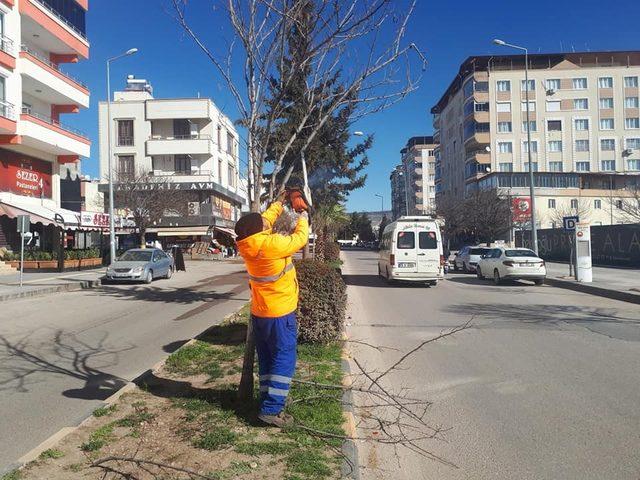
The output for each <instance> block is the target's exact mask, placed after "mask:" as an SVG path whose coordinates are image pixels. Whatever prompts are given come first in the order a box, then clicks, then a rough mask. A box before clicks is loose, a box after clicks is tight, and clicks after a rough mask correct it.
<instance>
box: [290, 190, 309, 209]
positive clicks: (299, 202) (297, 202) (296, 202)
mask: <svg viewBox="0 0 640 480" xmlns="http://www.w3.org/2000/svg"><path fill="white" fill-rule="evenodd" d="M289 204H290V205H291V208H293V209H294V210H295V211H296V212H297V213H301V212H306V211H308V210H309V206H308V205H307V202H305V201H304V196H303V195H302V193H301V192H300V191H299V190H293V191H292V192H291V193H290V194H289Z"/></svg>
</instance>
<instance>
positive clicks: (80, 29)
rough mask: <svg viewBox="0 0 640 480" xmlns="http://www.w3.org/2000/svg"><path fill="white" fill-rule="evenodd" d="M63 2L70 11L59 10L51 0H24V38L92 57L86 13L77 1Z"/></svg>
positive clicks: (22, 9) (46, 49) (40, 44)
mask: <svg viewBox="0 0 640 480" xmlns="http://www.w3.org/2000/svg"><path fill="white" fill-rule="evenodd" d="M63 5H64V6H65V10H66V14H65V13H62V12H59V11H58V10H56V9H55V7H54V6H53V4H52V3H51V2H50V1H49V0H22V1H21V2H20V14H21V18H22V38H30V39H31V38H33V39H34V42H36V43H38V46H39V47H41V48H42V49H43V50H45V51H53V52H56V53H60V54H75V55H80V56H81V57H83V58H88V57H89V42H88V41H87V36H86V32H85V22H84V13H85V12H84V10H83V9H82V7H81V6H80V5H79V4H78V3H77V2H76V1H75V0H65V1H64V2H63ZM36 39H37V40H36Z"/></svg>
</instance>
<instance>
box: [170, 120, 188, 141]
mask: <svg viewBox="0 0 640 480" xmlns="http://www.w3.org/2000/svg"><path fill="white" fill-rule="evenodd" d="M173 138H178V139H180V138H183V139H184V138H191V122H190V121H189V120H187V119H184V118H176V119H174V120H173Z"/></svg>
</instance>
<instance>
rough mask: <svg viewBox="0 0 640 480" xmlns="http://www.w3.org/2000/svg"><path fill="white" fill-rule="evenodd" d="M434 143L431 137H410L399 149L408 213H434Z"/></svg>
mask: <svg viewBox="0 0 640 480" xmlns="http://www.w3.org/2000/svg"><path fill="white" fill-rule="evenodd" d="M434 149H435V144H434V143H433V137H411V138H410V139H409V140H408V141H407V145H406V146H405V147H404V148H403V149H402V150H400V155H401V159H402V167H403V171H404V175H405V177H404V178H405V181H406V182H407V185H406V187H405V188H406V202H408V213H405V214H404V215H427V214H432V213H435V207H436V204H435V200H436V193H435V156H434Z"/></svg>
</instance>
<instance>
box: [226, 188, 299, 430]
mask: <svg viewBox="0 0 640 480" xmlns="http://www.w3.org/2000/svg"><path fill="white" fill-rule="evenodd" d="M283 200H285V194H283V195H281V196H280V197H279V198H278V200H277V201H276V202H274V203H273V204H272V205H271V206H270V207H269V208H268V209H267V210H266V211H265V212H264V213H263V214H262V215H260V214H259V213H250V214H248V215H245V216H244V217H242V218H240V219H239V220H238V222H237V223H236V227H235V231H236V234H237V240H236V241H237V246H238V253H239V254H240V255H241V256H242V258H243V259H244V261H245V264H246V267H247V271H248V272H249V283H250V286H251V320H250V321H251V322H253V333H254V338H255V343H256V350H257V352H258V364H259V375H260V412H259V415H258V418H259V419H260V420H262V421H263V422H265V423H267V424H270V425H275V426H279V427H282V426H285V425H289V424H291V423H292V418H291V417H290V416H289V415H287V414H285V413H284V407H285V401H286V399H287V396H288V394H289V386H290V385H291V379H292V377H293V374H294V372H295V369H296V347H297V336H298V326H297V320H296V310H297V309H298V293H299V292H298V281H297V278H296V271H295V267H294V266H293V259H292V255H293V254H294V253H296V252H297V251H299V250H300V249H301V248H302V247H304V245H305V244H306V243H307V241H308V239H309V221H308V218H309V217H308V213H307V210H308V207H307V204H306V202H305V201H304V199H303V197H302V195H301V194H300V192H294V193H293V194H291V195H290V196H289V198H287V200H288V201H289V203H290V204H291V205H292V206H293V208H294V209H295V210H296V211H298V212H299V213H300V218H299V219H298V223H297V225H296V227H295V229H294V232H293V233H292V234H291V235H281V234H278V233H274V232H273V231H272V230H271V228H272V226H273V224H274V222H275V221H276V219H277V218H278V217H279V216H280V215H281V214H282V212H283V211H284V206H283Z"/></svg>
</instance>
